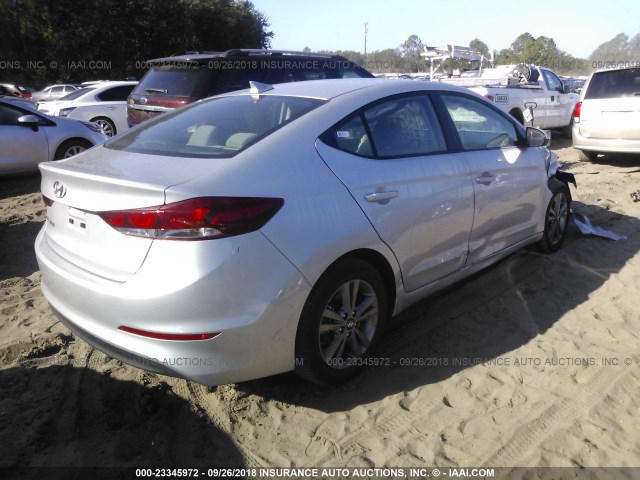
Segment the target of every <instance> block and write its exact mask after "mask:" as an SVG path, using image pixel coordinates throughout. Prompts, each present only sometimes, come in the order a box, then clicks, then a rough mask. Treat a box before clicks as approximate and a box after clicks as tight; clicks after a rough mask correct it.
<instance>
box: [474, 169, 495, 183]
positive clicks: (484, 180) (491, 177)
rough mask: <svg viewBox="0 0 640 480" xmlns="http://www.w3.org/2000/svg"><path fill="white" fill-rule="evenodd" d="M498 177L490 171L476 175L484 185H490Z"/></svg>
mask: <svg viewBox="0 0 640 480" xmlns="http://www.w3.org/2000/svg"><path fill="white" fill-rule="evenodd" d="M495 179H496V176H495V175H491V174H490V173H489V172H484V173H483V174H482V175H481V176H479V177H476V182H477V183H481V184H483V185H489V184H490V183H491V182H493V181H494V180H495Z"/></svg>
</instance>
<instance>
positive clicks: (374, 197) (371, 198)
mask: <svg viewBox="0 0 640 480" xmlns="http://www.w3.org/2000/svg"><path fill="white" fill-rule="evenodd" d="M397 196H398V192H396V191H393V190H390V191H388V192H374V193H368V194H366V195H365V196H364V199H365V200H366V201H367V202H386V201H389V200H391V199H392V198H395V197H397Z"/></svg>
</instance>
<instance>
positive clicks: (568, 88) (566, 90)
mask: <svg viewBox="0 0 640 480" xmlns="http://www.w3.org/2000/svg"><path fill="white" fill-rule="evenodd" d="M560 93H571V86H570V85H567V84H566V83H563V84H562V91H561V92H560Z"/></svg>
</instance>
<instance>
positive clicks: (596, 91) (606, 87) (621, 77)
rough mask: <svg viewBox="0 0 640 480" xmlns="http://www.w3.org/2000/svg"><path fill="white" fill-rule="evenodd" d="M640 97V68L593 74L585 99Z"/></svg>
mask: <svg viewBox="0 0 640 480" xmlns="http://www.w3.org/2000/svg"><path fill="white" fill-rule="evenodd" d="M634 95H636V96H640V68H630V69H627V70H610V71H604V72H598V73H594V74H593V78H592V79H591V81H590V82H589V87H588V88H587V92H586V93H585V95H584V98H585V99H588V98H593V99H598V98H617V97H632V96H634Z"/></svg>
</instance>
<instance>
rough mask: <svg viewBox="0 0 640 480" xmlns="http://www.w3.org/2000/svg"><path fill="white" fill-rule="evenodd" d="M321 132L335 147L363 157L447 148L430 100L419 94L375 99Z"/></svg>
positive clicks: (398, 154) (416, 152) (405, 154)
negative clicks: (360, 110)
mask: <svg viewBox="0 0 640 480" xmlns="http://www.w3.org/2000/svg"><path fill="white" fill-rule="evenodd" d="M365 125H366V126H365ZM325 135H326V137H324V138H326V139H327V141H328V142H330V143H331V144H333V145H334V146H335V147H337V148H339V149H341V150H345V151H347V152H350V153H355V154H356V155H362V156H365V157H373V156H375V157H379V158H392V157H406V156H417V155H426V154H429V153H435V152H442V151H445V150H446V149H447V146H446V143H445V140H444V136H443V134H442V130H441V128H440V123H439V121H438V119H437V117H436V114H435V111H434V109H433V107H432V105H431V102H430V101H429V99H428V97H426V96H422V95H412V96H405V97H393V98H390V99H387V100H385V101H382V102H379V103H376V104H374V105H373V106H371V107H369V108H365V109H364V110H363V111H362V112H359V113H357V114H354V115H353V116H351V117H348V118H347V119H346V120H344V121H342V122H340V123H339V124H337V125H336V126H335V127H333V128H332V129H331V130H330V133H329V134H325Z"/></svg>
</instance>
